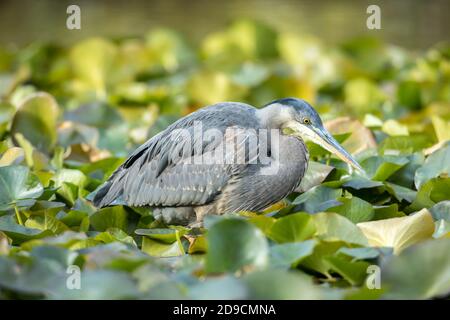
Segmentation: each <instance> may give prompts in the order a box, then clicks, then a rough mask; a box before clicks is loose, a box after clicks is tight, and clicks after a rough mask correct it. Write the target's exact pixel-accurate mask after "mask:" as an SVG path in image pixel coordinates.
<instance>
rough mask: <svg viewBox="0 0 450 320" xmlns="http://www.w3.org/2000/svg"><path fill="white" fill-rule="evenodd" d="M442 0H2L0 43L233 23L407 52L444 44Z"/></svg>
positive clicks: (195, 33) (192, 33)
mask: <svg viewBox="0 0 450 320" xmlns="http://www.w3.org/2000/svg"><path fill="white" fill-rule="evenodd" d="M70 4H78V5H79V6H80V7H81V9H82V29H81V30H80V31H69V30H67V29H66V28H65V20H66V16H67V15H66V14H65V12H66V8H67V6H68V5H70ZM370 4H378V5H379V6H380V7H381V8H382V30H380V31H369V30H367V29H366V23H365V21H366V18H367V14H366V8H367V7H368V6H369V5H370ZM448 12H450V2H449V1H446V0H431V1H422V0H396V1H389V0H383V1H379V0H378V1H368V0H361V1H354V0H341V1H333V0H324V1H314V0H303V1H297V0H229V1H208V0H195V1H183V0H175V1H174V0H169V1H165V0H150V1H146V0H127V1H123V0H122V1H117V0H115V1H107V0H96V1H88V0H78V1H67V0H60V1H54V0H40V1H33V0H18V1H17V0H2V1H0V43H13V44H27V43H30V42H33V41H38V40H48V41H58V42H64V43H72V42H73V41H76V40H80V39H82V38H84V37H88V36H92V35H96V36H112V37H121V36H130V35H132V36H136V35H142V34H143V33H144V32H145V31H147V30H149V29H151V28H154V27H159V26H164V27H167V28H172V29H174V30H178V31H183V33H185V34H186V35H187V36H188V37H189V38H190V39H191V40H194V41H199V40H200V39H202V38H203V37H204V36H205V35H206V34H208V33H209V32H211V31H217V30H220V29H222V28H223V27H224V26H225V25H226V24H227V23H229V22H230V21H231V20H234V19H236V18H252V19H258V20H260V21H262V22H266V23H269V24H270V25H272V26H274V27H276V28H277V29H279V30H280V31H284V32H287V31H289V32H294V33H308V34H313V35H316V36H318V37H320V38H321V39H323V40H325V41H327V42H332V43H338V42H341V41H343V40H347V39H349V38H352V37H354V36H357V35H361V34H364V33H370V34H371V35H376V36H379V37H382V38H383V39H384V40H386V41H388V42H390V43H393V44H396V45H400V46H405V47H408V48H411V49H421V48H427V47H428V46H430V45H433V44H435V43H436V42H439V41H442V40H448V30H450V20H449V19H448Z"/></svg>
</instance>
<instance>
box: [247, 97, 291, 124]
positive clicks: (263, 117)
mask: <svg viewBox="0 0 450 320" xmlns="http://www.w3.org/2000/svg"><path fill="white" fill-rule="evenodd" d="M256 116H257V117H258V119H259V122H260V124H261V127H263V128H269V129H280V128H281V126H282V125H283V123H286V122H288V121H289V119H290V118H291V115H290V113H289V110H288V109H287V108H285V107H283V106H282V105H280V104H278V103H274V104H270V105H268V106H267V107H264V108H262V109H258V110H257V111H256Z"/></svg>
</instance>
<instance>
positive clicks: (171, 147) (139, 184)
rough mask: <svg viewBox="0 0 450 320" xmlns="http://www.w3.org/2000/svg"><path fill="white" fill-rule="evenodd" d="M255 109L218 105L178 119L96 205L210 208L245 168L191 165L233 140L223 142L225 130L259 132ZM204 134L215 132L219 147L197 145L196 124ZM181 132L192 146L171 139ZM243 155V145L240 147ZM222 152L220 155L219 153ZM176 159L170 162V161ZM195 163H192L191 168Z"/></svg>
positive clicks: (112, 181) (119, 173)
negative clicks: (219, 136)
mask: <svg viewBox="0 0 450 320" xmlns="http://www.w3.org/2000/svg"><path fill="white" fill-rule="evenodd" d="M254 112H255V109H254V108H253V107H251V106H249V105H245V104H241V103H222V104H217V105H213V106H210V107H206V108H203V109H200V110H199V111H197V112H195V113H192V114H191V115H189V116H187V117H184V118H182V119H180V120H179V121H177V122H175V123H174V124H172V125H171V126H169V127H168V128H167V129H166V130H164V131H162V132H160V133H159V134H158V135H156V136H154V137H153V138H151V139H150V140H148V141H147V142H146V143H144V144H143V145H142V146H140V147H139V148H137V149H136V150H135V151H134V152H133V153H132V154H131V155H130V156H129V158H128V159H127V160H126V161H125V162H124V163H123V164H122V165H121V166H120V167H119V168H118V169H117V170H116V171H115V172H114V173H113V174H112V176H111V177H110V178H109V179H108V181H106V182H105V184H104V185H103V186H102V187H101V188H100V189H99V191H98V192H97V194H96V196H95V198H94V204H95V205H97V206H99V207H103V206H107V205H109V204H111V203H112V202H114V201H115V200H117V199H118V198H121V199H122V200H123V201H124V202H125V203H126V204H128V205H130V206H186V205H202V204H206V203H208V202H210V201H211V200H212V199H213V198H214V197H215V196H216V195H217V194H218V193H219V192H220V191H221V190H222V188H223V187H224V186H225V185H226V184H227V182H228V181H229V179H230V178H231V177H233V176H236V175H237V174H239V173H241V172H243V171H245V169H246V165H245V164H215V163H212V164H205V163H199V164H196V163H195V162H194V160H195V158H196V157H198V156H199V155H201V156H209V155H210V154H213V153H214V152H216V151H218V150H222V149H219V148H223V143H228V142H229V141H231V140H232V139H234V138H235V137H233V136H227V135H228V133H227V132H228V131H227V130H226V129H227V128H229V127H232V126H234V127H239V128H253V129H254V128H258V126H259V123H258V121H257V119H256V117H255V116H254ZM197 121H198V122H199V123H201V126H202V132H203V133H204V132H205V131H206V130H209V129H218V130H220V132H221V133H222V134H223V135H224V137H225V139H224V140H222V141H219V142H218V141H214V140H213V141H211V140H206V139H205V140H206V141H202V144H196V142H198V141H195V139H197V136H196V135H195V134H194V132H193V131H194V124H195V123H196V122H197ZM177 129H185V130H186V131H184V132H189V133H190V135H191V138H192V137H194V143H191V141H190V139H186V137H185V136H184V137H183V136H181V135H180V136H178V135H177V134H174V133H175V132H177ZM240 148H241V149H240V152H244V151H243V150H245V145H243V146H240ZM219 152H220V151H219ZM175 156H178V157H179V160H178V161H176V162H174V161H173V159H175V158H176V157H175ZM193 162H194V163H193Z"/></svg>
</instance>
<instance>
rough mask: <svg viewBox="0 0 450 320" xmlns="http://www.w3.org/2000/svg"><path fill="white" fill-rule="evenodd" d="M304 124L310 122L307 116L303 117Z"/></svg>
mask: <svg viewBox="0 0 450 320" xmlns="http://www.w3.org/2000/svg"><path fill="white" fill-rule="evenodd" d="M303 123H304V124H311V120H310V119H309V118H303Z"/></svg>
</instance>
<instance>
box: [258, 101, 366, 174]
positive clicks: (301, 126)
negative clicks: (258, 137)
mask: <svg viewBox="0 0 450 320" xmlns="http://www.w3.org/2000/svg"><path fill="white" fill-rule="evenodd" d="M266 107H269V109H270V108H274V109H276V116H275V117H276V118H277V119H276V120H275V121H278V124H279V126H280V127H281V129H283V132H284V134H288V135H292V136H295V137H297V138H301V139H302V140H304V141H312V142H313V143H316V144H318V145H320V146H321V147H322V148H324V149H326V150H328V151H330V152H331V153H333V154H335V155H336V156H338V157H339V158H340V159H342V160H343V161H345V162H346V163H348V164H349V165H351V166H353V167H354V168H356V169H357V170H359V171H361V172H364V170H363V169H362V168H361V166H360V165H359V164H358V162H357V161H356V160H355V159H354V158H353V157H352V156H351V155H350V153H348V152H347V150H345V149H344V148H343V147H342V146H341V145H340V144H339V143H338V142H337V141H336V139H334V138H333V136H332V135H331V134H330V133H329V132H328V130H327V129H325V127H324V126H323V123H322V120H321V119H320V116H319V114H318V113H317V111H316V110H314V108H313V107H312V106H311V105H310V104H309V103H307V102H306V101H304V100H301V99H295V98H285V99H279V100H275V101H273V102H271V103H269V104H268V105H266Z"/></svg>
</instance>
